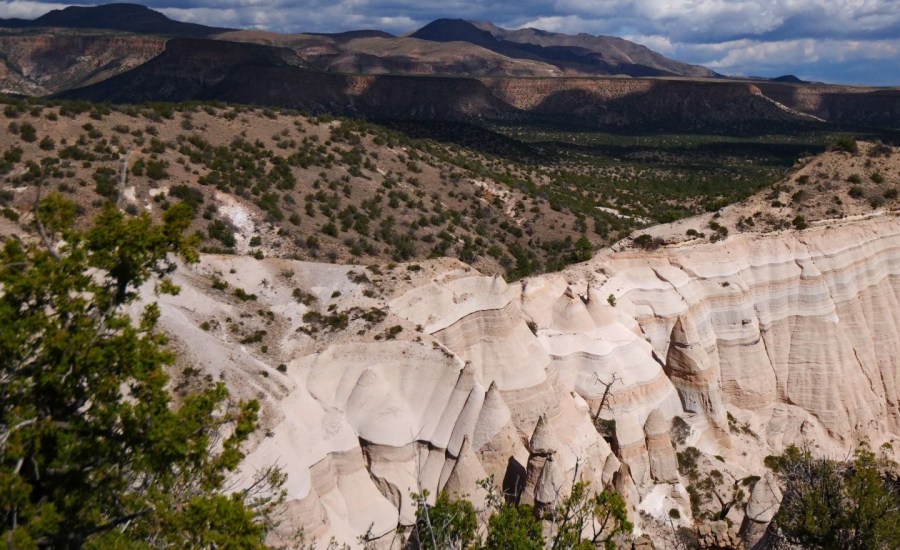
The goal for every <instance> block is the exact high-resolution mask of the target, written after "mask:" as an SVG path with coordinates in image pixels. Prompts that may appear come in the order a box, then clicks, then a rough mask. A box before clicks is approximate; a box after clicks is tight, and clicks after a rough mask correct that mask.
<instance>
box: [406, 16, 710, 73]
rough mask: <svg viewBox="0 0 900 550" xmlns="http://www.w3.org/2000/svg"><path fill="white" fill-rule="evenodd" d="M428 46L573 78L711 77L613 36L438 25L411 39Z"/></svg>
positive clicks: (483, 24) (453, 22)
mask: <svg viewBox="0 0 900 550" xmlns="http://www.w3.org/2000/svg"><path fill="white" fill-rule="evenodd" d="M410 36H411V37H412V38H418V39H421V40H429V41H432V42H468V43H470V44H475V45H476V46H481V47H483V48H486V49H488V50H491V51H493V52H496V53H499V54H501V55H505V56H507V57H509V58H512V59H523V60H529V61H535V62H541V63H547V64H550V65H553V66H555V67H557V68H558V69H559V70H562V71H565V72H570V73H572V74H588V75H628V76H635V77H643V76H689V77H715V76H718V75H717V74H716V73H714V72H713V71H711V70H709V69H707V68H705V67H700V66H697V65H690V64H687V63H681V62H678V61H675V60H673V59H669V58H667V57H665V56H664V55H662V54H660V53H658V52H654V51H653V50H650V49H649V48H647V47H646V46H643V45H641V44H636V43H634V42H630V41H628V40H625V39H624V38H617V37H614V36H594V35H591V34H586V33H580V34H577V35H575V34H564V33H557V32H550V31H545V30H542V29H535V28H531V27H528V28H522V29H514V30H511V29H504V28H503V27H499V26H497V25H495V24H493V23H490V22H487V21H467V20H465V19H437V20H435V21H432V22H431V23H428V24H427V25H425V26H424V27H422V28H421V29H419V30H417V31H416V32H414V33H412V34H411V35H410Z"/></svg>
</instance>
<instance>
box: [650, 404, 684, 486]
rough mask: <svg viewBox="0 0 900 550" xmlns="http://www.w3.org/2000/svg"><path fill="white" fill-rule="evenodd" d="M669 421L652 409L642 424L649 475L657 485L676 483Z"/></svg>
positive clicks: (677, 479)
mask: <svg viewBox="0 0 900 550" xmlns="http://www.w3.org/2000/svg"><path fill="white" fill-rule="evenodd" d="M669 427H670V426H669V421H667V420H666V417H665V416H663V413H662V412H661V411H660V410H659V409H654V410H653V412H652V413H650V416H649V417H647V423H646V424H644V435H645V437H646V438H647V456H648V459H649V462H650V475H651V476H652V477H653V480H654V481H656V482H658V483H677V482H678V481H679V478H678V460H676V458H675V448H674V447H672V438H671V437H669Z"/></svg>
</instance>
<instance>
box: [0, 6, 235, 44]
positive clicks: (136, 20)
mask: <svg viewBox="0 0 900 550" xmlns="http://www.w3.org/2000/svg"><path fill="white" fill-rule="evenodd" d="M4 23H5V24H6V26H11V27H63V28H73V29H106V30H116V31H125V32H135V33H144V34H164V35H174V36H192V37H203V36H212V35H214V34H218V33H221V32H225V31H228V30H231V29H224V28H217V27H207V26H204V25H197V24H194V23H182V22H180V21H174V20H172V19H169V18H168V17H166V16H165V15H164V14H162V13H160V12H158V11H155V10H152V9H150V8H148V7H147V6H144V5H141V4H129V3H116V4H102V5H99V6H69V7H66V8H62V9H58V10H52V11H49V12H47V13H45V14H44V15H42V16H40V17H38V18H37V19H34V20H23V19H10V20H2V19H0V26H4Z"/></svg>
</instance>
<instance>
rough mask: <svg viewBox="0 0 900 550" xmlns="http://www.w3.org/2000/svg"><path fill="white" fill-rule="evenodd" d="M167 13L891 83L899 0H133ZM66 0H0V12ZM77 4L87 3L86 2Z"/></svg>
mask: <svg viewBox="0 0 900 550" xmlns="http://www.w3.org/2000/svg"><path fill="white" fill-rule="evenodd" d="M132 1H137V2H140V3H143V4H145V5H147V6H149V7H151V8H153V9H156V10H158V11H161V12H163V13H165V14H166V15H168V16H169V17H171V18H173V19H178V20H180V21H188V22H194V23H201V24H204V25H211V26H222V27H235V28H258V29H267V30H271V31H276V32H303V31H315V32H337V31H343V30H351V29H363V28H368V29H381V30H385V31H388V32H392V33H395V34H402V33H406V32H410V31H412V30H415V29H417V28H419V27H421V26H423V25H424V24H426V23H428V22H429V21H432V20H434V19H438V18H442V17H453V18H463V19H470V20H479V21H491V22H492V23H494V24H496V25H499V26H501V27H506V28H521V27H535V28H539V29H544V30H547V31H554V32H564V33H570V34H574V33H581V32H584V33H589V34H603V35H612V36H621V37H623V38H627V39H629V40H632V41H634V42H638V43H640V44H644V45H645V46H647V47H649V48H651V49H653V50H656V51H658V52H660V53H662V54H664V55H666V56H668V57H671V58H673V59H677V60H679V61H684V62H688V63H696V64H700V65H705V66H706V67H709V68H711V69H713V70H715V71H717V72H719V73H722V74H728V75H736V76H737V75H741V76H764V77H775V76H781V75H785V74H794V75H796V76H798V77H800V78H802V79H804V80H816V81H824V82H835V83H848V84H866V85H882V86H884V85H886V86H898V85H900V0H770V1H764V0H550V1H539V0H493V1H488V0H483V1H475V0H145V1H143V2H141V0H132ZM66 5H70V4H62V3H54V2H44V1H40V0H0V17H23V18H34V17H37V16H39V15H41V14H43V13H45V12H47V11H49V10H51V9H58V8H61V7H64V6H66ZM85 5H86V4H85Z"/></svg>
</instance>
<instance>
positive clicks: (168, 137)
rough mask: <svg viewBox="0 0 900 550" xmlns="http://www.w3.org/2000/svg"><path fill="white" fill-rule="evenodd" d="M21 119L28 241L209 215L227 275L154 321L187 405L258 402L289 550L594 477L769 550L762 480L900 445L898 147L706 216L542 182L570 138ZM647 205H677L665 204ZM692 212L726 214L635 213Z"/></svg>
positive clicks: (6, 143) (91, 112)
mask: <svg viewBox="0 0 900 550" xmlns="http://www.w3.org/2000/svg"><path fill="white" fill-rule="evenodd" d="M3 116H4V117H5V120H4V123H5V124H6V127H7V129H8V130H9V131H8V132H6V133H4V134H3V135H2V138H0V151H2V152H3V157H2V159H3V160H2V163H0V172H2V176H0V177H2V179H0V181H2V186H0V199H2V202H3V210H2V214H3V216H2V218H0V232H2V234H3V235H4V236H6V238H19V239H24V240H29V239H31V238H33V236H32V231H33V226H32V221H33V207H34V200H35V199H36V198H37V197H38V196H39V195H42V196H46V193H49V192H51V191H57V192H60V193H62V194H63V195H64V196H66V197H68V198H70V199H71V200H73V201H75V202H76V204H77V214H78V217H77V223H78V224H81V225H84V224H87V223H88V221H89V220H90V219H91V218H92V217H93V215H94V214H95V213H96V212H98V211H99V210H100V208H102V207H103V206H104V205H106V204H108V203H112V204H114V205H115V206H116V207H117V208H119V209H121V210H122V211H124V212H125V213H126V214H127V215H129V216H132V215H135V214H138V213H140V212H148V213H150V215H151V216H152V217H154V218H157V219H159V218H161V217H162V216H163V214H164V212H165V211H166V210H167V209H168V208H171V207H172V206H173V205H174V204H177V203H186V204H187V205H188V206H190V208H191V211H192V212H193V221H192V222H191V223H192V225H191V231H192V232H195V234H196V236H197V237H198V243H199V244H200V246H201V250H202V251H203V252H204V253H203V254H202V255H201V257H200V261H199V262H198V263H197V264H191V265H182V266H180V268H179V270H178V271H176V272H175V274H174V276H173V282H175V283H177V284H178V285H179V286H180V292H179V294H178V295H177V296H173V297H162V298H160V300H161V301H160V305H161V326H162V328H163V329H164V330H165V331H166V332H167V333H168V334H169V335H171V337H172V342H173V346H174V348H175V350H176V351H177V352H178V357H179V359H178V362H177V364H176V365H175V367H174V369H172V371H171V374H172V380H171V384H170V387H171V389H172V391H173V392H175V393H176V394H178V395H183V394H184V392H186V391H188V390H191V389H194V388H201V387H204V386H205V385H208V384H209V383H210V382H211V381H222V382H224V383H225V385H226V386H227V388H228V389H229V391H230V392H231V395H232V398H233V399H235V400H237V399H256V400H258V401H259V402H260V404H261V411H260V414H261V422H260V429H259V430H258V431H257V432H256V433H255V434H254V435H253V436H252V437H251V441H250V445H249V446H248V448H247V452H248V455H247V458H246V460H245V462H244V464H243V466H242V468H241V470H240V472H239V474H238V475H236V476H235V477H234V479H233V480H231V482H232V483H233V486H234V487H241V486H242V485H243V484H246V483H248V480H249V479H251V478H252V477H254V474H255V473H256V472H258V471H260V470H263V469H265V468H267V467H270V466H273V465H275V466H278V467H279V468H281V469H282V471H283V472H284V473H285V474H286V475H287V481H286V484H285V490H286V506H285V507H284V509H283V510H282V511H281V516H280V519H281V523H280V524H279V527H278V529H277V530H276V531H275V533H274V534H272V535H271V537H272V538H271V539H270V541H271V542H273V543H277V542H285V543H289V544H293V543H294V542H293V541H294V540H295V539H293V538H292V536H293V534H294V533H295V532H296V530H297V529H302V530H303V533H305V535H306V537H307V540H308V541H319V542H320V543H327V541H329V540H331V539H332V538H333V539H334V540H335V541H337V542H339V543H346V544H349V545H351V546H356V545H358V544H359V540H360V539H359V537H360V536H363V535H365V536H366V537H367V539H368V540H369V541H370V542H372V543H373V544H375V545H376V546H379V547H391V546H393V547H397V545H398V544H399V541H402V540H405V536H406V534H408V532H409V530H410V528H411V526H412V524H413V523H414V522H415V518H416V504H415V501H414V499H413V498H412V497H411V494H412V493H414V492H419V491H422V490H423V489H427V491H428V493H429V494H430V495H431V496H430V497H429V498H430V499H432V500H430V501H429V502H434V501H433V499H434V497H435V495H437V494H439V493H440V492H441V491H447V492H449V493H451V494H453V495H457V496H466V497H467V498H468V499H470V500H471V501H472V502H473V503H474V505H475V506H476V507H483V505H484V502H485V499H486V498H488V497H487V494H486V493H485V492H484V488H483V487H481V486H479V485H478V483H477V482H478V481H479V480H484V479H492V480H493V481H494V483H495V484H496V485H497V488H498V490H502V491H503V494H505V495H507V497H508V498H510V499H513V500H514V501H515V502H520V503H525V504H533V505H535V506H537V507H538V508H542V507H543V508H547V507H552V506H553V505H554V503H555V502H556V501H557V499H558V498H560V495H564V494H565V493H566V491H567V490H568V487H569V486H570V483H571V480H572V479H579V480H583V481H585V482H588V483H589V484H590V485H591V486H592V487H594V488H597V489H601V488H610V489H614V490H615V491H616V492H617V493H618V494H620V495H622V496H623V498H624V499H625V503H626V506H627V513H628V517H629V518H630V519H631V521H632V522H633V523H634V525H635V531H634V533H633V535H634V537H638V538H640V537H644V538H642V539H640V540H643V541H645V542H646V541H647V539H649V540H651V541H653V544H655V545H656V547H658V548H669V547H674V545H675V542H674V541H675V540H676V538H678V537H680V538H678V540H693V541H695V542H696V544H698V545H702V546H703V547H707V548H723V547H739V546H740V545H744V547H753V546H754V545H755V544H757V542H759V540H760V539H761V537H763V536H764V534H765V532H766V529H767V525H768V524H769V521H770V520H771V519H772V517H773V516H774V511H773V510H775V509H777V502H778V497H777V496H776V493H775V490H774V489H771V487H774V483H775V482H774V478H773V477H772V474H771V472H770V471H769V469H768V467H767V462H766V457H767V456H770V455H776V454H779V453H781V452H783V451H784V450H785V449H786V448H788V446H790V445H798V446H801V447H805V448H809V449H811V450H812V451H813V452H815V453H816V455H818V456H826V457H833V458H841V457H845V456H847V454H848V453H849V452H851V451H852V450H853V449H855V448H856V447H857V446H858V445H860V444H861V443H862V442H864V441H865V442H868V444H870V445H872V446H873V447H876V448H877V447H878V446H880V445H882V444H890V445H893V446H894V448H896V446H897V445H900V409H898V403H900V378H898V372H900V365H898V363H897V357H900V339H898V331H897V326H898V323H900V317H898V313H897V312H898V311H900V287H898V286H897V281H900V261H898V260H900V221H898V218H897V206H898V202H897V201H898V195H897V189H898V187H900V151H898V149H897V148H895V147H892V146H890V145H885V144H882V143H876V142H864V141H856V140H854V139H853V138H851V137H849V136H843V137H841V138H839V139H836V140H834V141H833V143H832V145H831V147H830V150H828V151H826V152H823V153H820V154H815V155H809V156H803V157H801V158H799V159H798V160H797V162H795V163H794V164H793V166H792V167H791V168H790V169H789V170H787V171H786V173H785V175H784V177H782V178H781V179H778V180H777V181H774V182H770V183H765V180H753V179H751V180H750V181H753V182H756V183H753V184H752V185H750V184H748V183H747V181H746V179H745V178H746V177H747V173H746V172H741V171H739V170H737V169H736V168H733V167H731V168H728V169H729V170H732V171H731V172H727V173H730V174H733V175H734V179H732V180H728V181H727V183H728V185H730V186H734V187H739V186H743V187H742V189H743V191H742V193H746V194H745V195H741V194H740V193H738V194H735V195H725V194H722V195H714V196H712V197H705V198H704V197H703V196H702V195H690V194H687V195H680V194H679V193H681V192H682V191H683V189H681V188H680V187H679V185H684V187H686V188H689V187H691V186H692V185H694V184H696V183H698V182H702V181H704V180H701V179H698V177H697V176H696V174H693V175H692V177H691V178H681V177H680V176H678V173H677V172H675V176H678V177H674V176H672V175H671V174H669V176H672V179H670V180H667V179H661V178H662V176H661V174H662V173H663V172H664V170H663V168H662V167H663V166H664V165H666V164H671V163H673V162H674V160H675V159H676V155H675V154H674V153H672V152H671V151H673V149H671V148H670V149H668V150H667V152H666V153H665V154H663V153H659V152H657V153H654V154H656V155H660V156H661V157H662V161H658V162H657V164H653V165H652V166H653V167H654V168H652V170H653V171H652V172H635V173H630V172H629V170H630V168H625V167H626V166H637V165H627V164H625V163H624V162H613V163H611V166H608V167H606V168H604V169H605V170H608V171H607V172H603V174H604V179H605V178H609V179H612V180H613V181H614V184H613V185H614V186H616V187H614V188H610V189H603V190H602V191H601V190H599V189H597V188H594V189H593V193H589V192H587V191H586V190H588V189H591V187H590V185H592V184H585V181H587V182H592V181H595V180H591V179H589V178H588V179H587V180H582V179H580V178H587V177H588V176H589V175H591V174H596V173H595V172H592V170H595V169H596V166H595V165H592V164H590V163H586V161H584V159H581V160H579V157H577V156H576V155H571V154H569V155H566V157H565V160H563V161H561V162H556V161H555V160H554V159H553V157H549V158H550V160H547V159H545V160H543V161H540V160H539V159H540V158H541V157H540V155H541V154H543V155H550V153H549V152H548V151H547V150H544V151H543V152H542V153H536V152H535V150H536V149H537V148H538V147H545V145H544V144H545V143H550V142H551V141H552V139H553V138H555V136H548V138H547V141H541V142H538V143H539V144H538V143H534V142H526V141H515V140H513V139H512V138H508V137H507V138H502V139H501V137H500V136H497V135H492V138H493V139H494V140H495V141H494V142H493V143H494V146H495V147H497V148H498V149H495V150H494V153H491V152H487V151H486V148H485V147H483V144H481V145H479V143H478V141H477V140H475V139H474V138H473V139H472V140H471V143H469V145H460V144H456V143H453V142H451V141H438V140H425V139H417V138H413V137H410V136H409V135H407V134H404V133H402V132H400V131H396V130H390V129H388V128H385V127H380V126H376V125H372V124H368V123H363V122H359V121H353V120H349V119H334V118H331V117H309V116H305V115H300V114H297V113H292V112H287V111H276V110H270V109H259V108H249V107H241V106H225V105H221V104H215V103H213V104H206V105H180V106H174V105H170V104H156V105H143V106H134V107H123V108H118V109H109V108H107V107H104V106H97V105H92V104H87V103H78V102H63V103H59V104H53V103H41V102H33V101H11V102H8V103H7V104H6V105H5V108H4V113H3ZM475 135H476V136H477V135H481V134H475ZM456 137H459V136H456ZM622 139H623V140H624V138H622ZM458 141H462V140H458ZM622 143H624V141H617V142H616V144H617V146H618V147H621V144H622ZM689 144H690V146H691V147H694V146H696V142H695V141H693V138H692V141H690V142H689ZM716 146H717V147H718V146H720V145H716ZM661 151H662V149H661ZM639 154H640V155H649V154H650V153H649V152H647V151H641V152H640V153H639ZM702 154H704V155H711V153H702ZM669 155H671V156H669ZM689 158H690V159H691V161H692V162H693V159H694V158H696V157H689ZM716 158H717V159H718V160H719V163H720V164H722V163H725V164H728V163H727V162H725V160H724V159H726V158H727V157H726V156H725V155H719V156H717V157H716ZM529 159H530V160H529ZM542 162H543V164H542ZM625 162H627V157H625ZM729 162H730V161H729ZM745 162H746V161H745ZM550 166H552V168H550ZM759 176H760V174H756V176H755V177H759ZM525 181H527V182H530V185H525V184H524V183H523V182H525ZM669 182H673V183H669ZM760 182H762V183H760ZM576 184H580V185H581V187H576V186H575V185H576ZM569 185H571V187H569ZM616 188H618V195H616V193H615V192H614V191H613V190H612V189H616ZM649 189H658V190H659V189H661V191H659V192H661V193H663V192H664V193H667V196H668V197H669V198H668V199H667V201H666V202H661V203H660V204H657V205H655V207H654V208H652V209H651V208H647V205H648V204H650V203H651V202H652V201H651V200H650V199H649V198H648V197H651V196H653V195H650V194H648V193H649ZM576 190H577V191H578V194H575V193H574V192H575V191H576ZM754 190H755V191H754ZM751 191H753V192H751ZM564 195H570V196H573V195H574V196H575V200H571V202H563V200H562V199H561V197H562V196H564ZM611 196H616V202H615V203H601V202H599V201H600V200H608V199H609V198H610V197H611ZM742 196H743V197H745V198H744V199H743V200H727V198H728V197H731V198H733V197H742ZM604 197H605V199H604ZM591 201H598V202H591ZM579 203H580V204H579ZM601 204H610V206H601ZM709 205H712V206H713V208H709ZM717 205H719V206H718V207H716V206H717ZM642 207H643V208H646V209H645V210H639V208H642ZM676 207H678V208H682V209H683V210H681V212H684V213H686V214H687V213H690V212H696V211H703V210H709V211H708V212H705V213H702V214H699V215H694V216H690V215H685V216H682V217H681V219H678V220H676V221H674V222H672V223H669V224H664V225H659V224H653V223H652V222H653V220H652V219H650V218H639V217H638V216H637V215H628V214H624V213H623V212H624V211H625V209H626V208H628V209H630V210H629V211H630V212H632V213H636V212H645V213H646V214H648V215H660V214H659V213H660V212H666V211H667V210H666V209H671V208H676ZM586 209H589V210H586ZM619 209H621V210H619ZM591 210H594V211H599V212H602V213H603V216H598V217H596V218H591V221H592V222H593V224H594V227H593V228H592V230H593V233H591V230H590V229H589V228H588V227H587V224H586V219H588V218H586V216H585V212H589V211H591ZM608 220H609V222H608ZM612 220H620V222H619V225H615V226H613V225H611V221H612ZM599 223H610V225H608V226H606V233H605V234H604V233H603V232H602V231H601V229H603V226H602V225H598V224H599ZM453 256H455V257H453ZM539 272H544V273H543V274H540V275H539V274H537V273H539ZM152 286H153V285H152V284H149V285H148V287H147V294H146V295H147V297H148V298H149V297H150V296H151V295H152V294H151V293H150V288H151V287H152ZM739 487H740V488H741V489H740V491H738V488H739ZM767 487H768V489H767ZM719 498H723V499H726V500H727V499H730V500H727V506H726V505H725V504H723V503H721V502H719V501H718V500H717V499H719ZM723 502H725V501H723ZM685 537H687V539H685ZM622 543H623V544H626V542H625V541H624V539H623V541H622ZM627 544H632V543H631V542H630V539H629V542H627Z"/></svg>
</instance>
